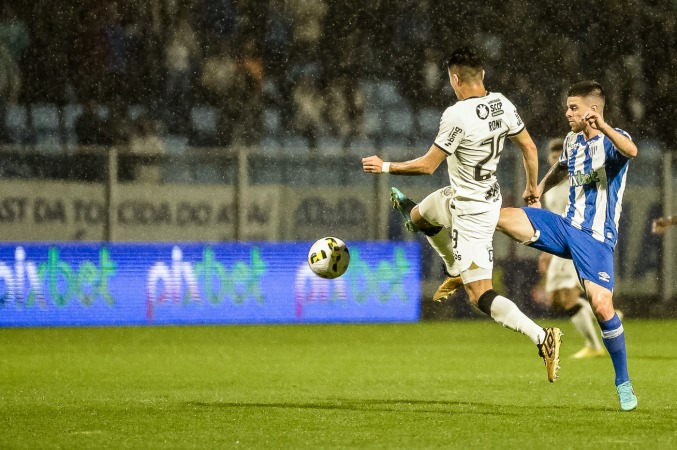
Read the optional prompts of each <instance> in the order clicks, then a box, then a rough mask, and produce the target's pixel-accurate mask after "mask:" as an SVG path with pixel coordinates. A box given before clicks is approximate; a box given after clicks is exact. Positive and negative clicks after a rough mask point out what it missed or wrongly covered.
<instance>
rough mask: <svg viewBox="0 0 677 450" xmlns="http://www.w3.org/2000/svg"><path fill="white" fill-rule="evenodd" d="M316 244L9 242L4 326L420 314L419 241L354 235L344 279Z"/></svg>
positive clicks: (402, 318)
mask: <svg viewBox="0 0 677 450" xmlns="http://www.w3.org/2000/svg"><path fill="white" fill-rule="evenodd" d="M310 245H311V243H310V242H280V243H268V242H247V243H242V242H238V243H181V244H167V243H147V244H139V243H119V244H118V243H114V244H101V243H54V244H45V243H3V244H0V326H2V327H18V326H21V327H32V326H112V325H159V324H163V325H169V324H236V323H250V324H251V323H313V322H409V321H416V320H418V319H419V311H420V308H419V306H420V296H421V280H420V278H421V277H420V248H419V244H418V243H416V242H348V246H349V249H350V253H351V263H350V267H349V268H348V271H347V272H346V273H345V274H344V275H343V276H342V277H340V278H337V279H335V280H325V279H322V278H319V277H317V276H316V275H315V274H313V273H312V272H311V271H310V269H309V267H308V264H307V262H306V257H307V252H308V249H309V248H310Z"/></svg>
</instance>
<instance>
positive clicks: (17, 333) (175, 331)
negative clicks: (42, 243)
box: [0, 320, 677, 449]
mask: <svg viewBox="0 0 677 450" xmlns="http://www.w3.org/2000/svg"><path fill="white" fill-rule="evenodd" d="M544 325H558V326H560V327H561V328H562V329H563V330H564V332H565V336H564V344H563V347H562V370H561V372H560V373H561V378H560V379H559V380H558V381H557V382H556V383H554V384H551V383H548V381H547V379H546V373H545V368H544V366H543V362H542V360H541V359H540V358H539V357H538V356H537V350H536V347H535V346H534V345H533V344H531V342H530V341H529V340H528V339H527V338H526V337H524V336H522V335H519V334H517V333H513V332H511V331H509V330H507V329H504V328H502V327H501V326H499V325H498V324H496V323H493V322H491V321H488V320H476V321H458V322H445V323H421V324H394V325H295V326H294V325H289V326H286V325H285V326H281V325H276V326H222V327H148V328H77V329H73V328H51V329H2V330H0V448H31V449H32V448H47V449H48V448H67V449H78V448H97V449H100V448H121V449H122V448H129V449H138V448H143V449H151V448H181V449H184V448H195V449H207V448H262V449H263V448H265V449H277V448H289V449H304V448H308V449H310V448H313V449H315V448H382V449H393V448H401V449H414V448H459V449H467V448H477V449H486V448H501V449H506V448H519V449H530V448H558V449H560V448H572V449H575V448H581V449H584V448H605V447H608V448H653V449H662V448H666V449H668V448H677V433H676V432H675V423H676V422H675V420H676V417H677V415H676V411H675V404H676V403H677V389H674V388H673V385H674V380H675V379H676V378H677V332H676V331H675V330H677V322H673V321H649V320H641V321H640V320H626V321H625V322H624V326H625V330H626V335H627V339H628V352H629V360H630V375H631V377H632V380H633V383H634V385H635V390H636V393H637V396H638V397H639V407H638V409H637V410H636V411H633V412H630V413H624V412H621V411H620V410H619V406H618V400H617V398H616V393H615V389H614V386H613V369H612V367H611V362H610V360H609V359H608V358H601V359H595V360H584V361H577V360H572V359H570V358H569V355H571V354H573V353H574V352H575V351H577V350H578V349H579V348H580V347H581V346H582V339H581V338H580V337H579V336H578V335H577V334H576V332H575V331H574V330H573V328H572V327H571V326H570V325H569V322H567V321H565V320H561V321H557V320H555V321H549V322H548V323H544Z"/></svg>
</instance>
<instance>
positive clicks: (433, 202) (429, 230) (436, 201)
mask: <svg viewBox="0 0 677 450" xmlns="http://www.w3.org/2000/svg"><path fill="white" fill-rule="evenodd" d="M451 198H452V193H451V190H450V188H448V187H446V188H442V189H438V190H437V191H435V192H433V193H432V194H430V195H428V196H427V197H426V198H424V199H423V201H421V203H420V204H419V205H417V204H416V202H414V201H413V200H411V199H410V198H409V197H407V196H406V195H404V194H403V193H402V192H401V191H400V190H399V189H397V188H396V187H393V188H391V189H390V200H391V202H392V205H393V208H395V209H397V210H398V211H399V212H400V213H401V214H402V216H403V217H404V220H405V226H406V228H407V229H408V230H409V231H420V232H422V233H423V234H424V235H425V237H426V239H427V241H428V243H430V246H431V247H432V248H433V249H435V251H436V252H437V254H438V255H440V258H442V261H444V273H445V279H444V281H443V282H442V284H441V285H440V286H439V287H438V288H437V291H435V293H434V294H433V300H434V301H441V300H442V299H445V298H447V297H449V296H450V295H451V294H453V293H454V292H456V291H457V290H458V289H459V288H460V287H461V286H463V280H462V279H461V276H460V273H459V272H458V269H456V268H455V266H454V255H453V245H452V240H451V236H450V235H449V231H450V229H451V222H450V217H451V215H450V214H448V213H447V210H448V208H449V207H450V203H451Z"/></svg>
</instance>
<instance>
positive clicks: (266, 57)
mask: <svg viewBox="0 0 677 450" xmlns="http://www.w3.org/2000/svg"><path fill="white" fill-rule="evenodd" d="M291 44H292V18H291V15H290V14H289V10H288V9H287V8H286V4H285V0H271V1H270V2H269V3H268V9H267V10H266V13H265V25H264V30H263V61H264V70H265V73H266V79H267V80H268V81H269V82H270V86H271V88H270V89H269V91H268V92H267V95H268V97H269V98H267V99H266V101H268V102H270V103H273V104H275V105H276V106H278V107H279V109H280V122H281V126H282V127H283V128H284V127H286V126H287V125H288V124H289V123H290V122H291V116H292V100H291V90H292V87H293V83H292V82H289V79H288V78H287V72H288V69H289V59H290V57H291V51H292V50H291Z"/></svg>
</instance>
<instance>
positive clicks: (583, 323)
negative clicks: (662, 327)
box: [539, 139, 606, 359]
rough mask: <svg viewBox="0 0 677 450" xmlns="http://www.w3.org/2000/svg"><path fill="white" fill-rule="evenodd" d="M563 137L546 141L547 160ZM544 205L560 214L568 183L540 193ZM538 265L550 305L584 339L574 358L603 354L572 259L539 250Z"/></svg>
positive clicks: (552, 159)
mask: <svg viewBox="0 0 677 450" xmlns="http://www.w3.org/2000/svg"><path fill="white" fill-rule="evenodd" d="M563 145H564V140H563V139H552V140H551V141H550V142H549V143H548V163H549V164H550V166H552V165H553V164H555V163H557V161H558V159H559V156H560V155H561V154H562V150H563ZM541 199H542V203H543V206H544V207H545V208H547V209H548V210H549V211H552V212H554V213H555V214H563V213H564V211H565V209H566V206H567V203H568V202H569V183H567V182H566V181H564V180H562V182H560V183H559V184H557V185H556V186H553V187H552V188H551V189H550V190H549V191H548V192H546V193H545V194H543V197H542V198H541ZM539 262H540V263H541V264H539V266H540V265H545V266H546V267H547V269H546V270H545V291H546V292H547V293H548V297H549V299H550V303H551V307H552V308H554V309H556V310H561V311H564V312H565V313H566V314H567V315H568V316H569V317H570V318H571V323H572V324H573V326H574V328H576V331H578V332H579V333H580V334H581V336H583V338H585V347H583V348H582V349H581V350H579V351H578V352H576V353H575V354H574V355H573V358H576V359H580V358H594V357H598V356H604V355H606V351H605V350H604V346H603V345H602V341H601V340H600V338H599V336H598V334H597V331H596V330H595V322H596V321H595V314H594V313H593V312H592V308H591V307H590V302H588V301H587V300H585V299H583V298H581V293H582V290H581V283H580V282H579V281H578V274H577V273H576V268H575V267H574V263H573V261H572V260H571V259H566V258H560V257H559V256H554V255H551V254H549V253H541V256H540V261H539Z"/></svg>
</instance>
